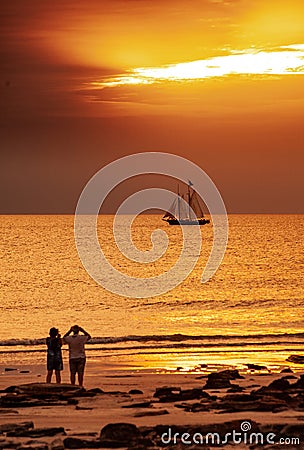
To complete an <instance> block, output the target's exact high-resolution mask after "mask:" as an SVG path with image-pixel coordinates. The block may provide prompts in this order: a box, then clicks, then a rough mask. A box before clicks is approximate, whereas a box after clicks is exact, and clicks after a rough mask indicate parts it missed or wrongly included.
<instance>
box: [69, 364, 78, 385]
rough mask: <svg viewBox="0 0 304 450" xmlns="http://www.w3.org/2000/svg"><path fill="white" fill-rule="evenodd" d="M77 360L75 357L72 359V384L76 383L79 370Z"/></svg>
mask: <svg viewBox="0 0 304 450" xmlns="http://www.w3.org/2000/svg"><path fill="white" fill-rule="evenodd" d="M76 363H77V361H75V360H74V359H70V379H71V384H73V385H74V384H75V383H76V371H77V364H76Z"/></svg>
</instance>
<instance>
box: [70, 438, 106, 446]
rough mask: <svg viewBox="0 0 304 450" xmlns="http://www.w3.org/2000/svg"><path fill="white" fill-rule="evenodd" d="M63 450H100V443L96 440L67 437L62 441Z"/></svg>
mask: <svg viewBox="0 0 304 450" xmlns="http://www.w3.org/2000/svg"><path fill="white" fill-rule="evenodd" d="M63 445H64V448H101V447H102V443H101V442H100V441H99V440H97V439H82V438H77V437H67V438H65V439H64V440H63Z"/></svg>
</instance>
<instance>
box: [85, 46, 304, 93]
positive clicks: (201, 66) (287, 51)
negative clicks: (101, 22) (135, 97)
mask: <svg viewBox="0 0 304 450" xmlns="http://www.w3.org/2000/svg"><path fill="white" fill-rule="evenodd" d="M229 75H261V76H267V75H277V76H279V75H304V44H294V45H286V46H281V47H278V48H277V49H275V50H269V51H267V50H265V49H259V50H258V49H256V48H254V49H252V48H250V49H245V50H240V51H235V50H231V51H230V54H228V55H225V56H215V57H212V58H207V59H202V60H196V61H189V62H183V63H178V64H170V65H163V66H160V67H146V68H145V67H138V68H134V69H131V70H129V71H128V72H127V73H125V74H120V75H117V76H113V77H109V78H105V79H104V80H102V81H94V82H92V83H90V84H91V86H94V87H96V86H98V87H115V86H124V85H137V84H154V83H161V82H164V81H175V82H182V81H195V80H203V79H206V78H213V77H224V76H229Z"/></svg>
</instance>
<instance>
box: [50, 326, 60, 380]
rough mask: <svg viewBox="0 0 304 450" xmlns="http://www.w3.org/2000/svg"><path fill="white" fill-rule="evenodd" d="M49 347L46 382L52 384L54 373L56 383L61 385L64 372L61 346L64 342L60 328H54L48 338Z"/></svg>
mask: <svg viewBox="0 0 304 450" xmlns="http://www.w3.org/2000/svg"><path fill="white" fill-rule="evenodd" d="M46 345H47V376H46V382H47V383H51V381H52V375H53V371H55V375H56V383H58V384H60V383H61V374H60V372H61V371H62V370H63V363H62V353H61V346H62V340H61V337H60V334H59V331H58V328H55V327H52V328H51V329H50V332H49V337H47V338H46Z"/></svg>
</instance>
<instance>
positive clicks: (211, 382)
mask: <svg viewBox="0 0 304 450" xmlns="http://www.w3.org/2000/svg"><path fill="white" fill-rule="evenodd" d="M231 387H232V384H231V383H230V378H229V377H227V376H226V374H222V373H221V372H215V373H210V374H209V375H208V379H207V383H206V384H205V386H204V389H226V388H231Z"/></svg>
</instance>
